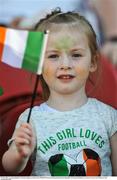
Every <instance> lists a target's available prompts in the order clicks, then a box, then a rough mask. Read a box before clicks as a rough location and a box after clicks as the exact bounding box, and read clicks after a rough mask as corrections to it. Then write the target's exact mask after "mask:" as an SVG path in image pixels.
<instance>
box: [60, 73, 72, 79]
mask: <svg viewBox="0 0 117 180" xmlns="http://www.w3.org/2000/svg"><path fill="white" fill-rule="evenodd" d="M74 77H75V76H73V75H70V74H62V75H59V76H58V77H57V78H58V79H72V78H74Z"/></svg>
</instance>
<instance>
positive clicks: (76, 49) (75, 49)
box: [71, 47, 85, 52]
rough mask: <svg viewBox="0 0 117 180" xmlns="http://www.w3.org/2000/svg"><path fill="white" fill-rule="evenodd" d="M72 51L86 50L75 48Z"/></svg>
mask: <svg viewBox="0 0 117 180" xmlns="http://www.w3.org/2000/svg"><path fill="white" fill-rule="evenodd" d="M71 51H74V52H75V51H85V49H84V48H81V47H80V48H73V49H71Z"/></svg>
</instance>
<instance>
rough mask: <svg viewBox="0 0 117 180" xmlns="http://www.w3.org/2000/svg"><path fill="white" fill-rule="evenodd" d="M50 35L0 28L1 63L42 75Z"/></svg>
mask: <svg viewBox="0 0 117 180" xmlns="http://www.w3.org/2000/svg"><path fill="white" fill-rule="evenodd" d="M47 37H48V33H47V32H46V33H44V32H36V31H26V30H15V29H10V28H4V27H0V61H2V62H4V63H6V64H8V65H10V66H13V67H16V68H22V69H26V70H29V71H32V72H34V73H37V74H41V72H42V65H43V61H44V54H45V50H46V44H47Z"/></svg>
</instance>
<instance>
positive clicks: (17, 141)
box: [14, 137, 30, 145]
mask: <svg viewBox="0 0 117 180" xmlns="http://www.w3.org/2000/svg"><path fill="white" fill-rule="evenodd" d="M14 142H15V144H16V145H29V144H30V141H29V140H28V139H25V138H21V137H16V138H15V140H14Z"/></svg>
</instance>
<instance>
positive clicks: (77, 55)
mask: <svg viewBox="0 0 117 180" xmlns="http://www.w3.org/2000/svg"><path fill="white" fill-rule="evenodd" d="M72 57H74V58H78V57H82V55H81V54H79V53H74V54H72Z"/></svg>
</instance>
